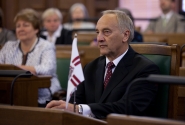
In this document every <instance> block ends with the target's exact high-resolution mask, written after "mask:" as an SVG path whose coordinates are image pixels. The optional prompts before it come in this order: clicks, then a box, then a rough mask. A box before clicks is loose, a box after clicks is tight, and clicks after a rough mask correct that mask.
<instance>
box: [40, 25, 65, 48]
mask: <svg viewBox="0 0 185 125" xmlns="http://www.w3.org/2000/svg"><path fill="white" fill-rule="evenodd" d="M61 31H62V25H60V26H59V27H58V29H57V30H56V31H55V32H54V33H53V35H52V36H50V35H49V33H48V31H44V32H43V33H42V34H43V35H44V36H46V40H47V41H49V42H51V43H53V44H54V45H55V43H56V39H57V38H58V37H60V34H61Z"/></svg>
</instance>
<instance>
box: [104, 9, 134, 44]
mask: <svg viewBox="0 0 185 125" xmlns="http://www.w3.org/2000/svg"><path fill="white" fill-rule="evenodd" d="M102 13H103V15H105V14H115V15H116V17H117V21H118V25H119V27H120V31H121V32H124V31H125V30H129V31H130V36H129V39H128V42H131V41H132V39H133V38H134V24H133V22H132V20H131V19H130V17H129V16H128V15H127V14H126V13H125V12H122V11H119V10H106V11H103V12H102Z"/></svg>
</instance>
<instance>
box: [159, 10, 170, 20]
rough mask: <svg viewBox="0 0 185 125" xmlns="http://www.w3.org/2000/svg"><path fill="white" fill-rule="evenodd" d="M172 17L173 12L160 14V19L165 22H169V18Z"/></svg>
mask: <svg viewBox="0 0 185 125" xmlns="http://www.w3.org/2000/svg"><path fill="white" fill-rule="evenodd" d="M172 15H173V11H170V12H168V13H167V14H164V13H163V14H162V15H161V17H162V18H166V19H167V20H169V19H170V18H171V16H172Z"/></svg>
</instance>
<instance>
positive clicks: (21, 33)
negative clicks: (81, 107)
mask: <svg viewBox="0 0 185 125" xmlns="http://www.w3.org/2000/svg"><path fill="white" fill-rule="evenodd" d="M14 22H15V27H16V28H15V30H16V35H17V38H18V40H17V41H8V42H7V43H6V44H5V45H4V46H3V48H2V49H1V51H0V64H12V65H16V66H18V67H20V68H21V69H23V70H27V71H30V72H31V73H32V74H35V75H50V76H51V77H52V78H51V86H50V88H49V89H48V88H41V89H39V90H38V106H39V107H45V105H46V101H50V100H51V94H53V93H54V92H56V91H58V90H60V89H61V87H60V83H59V81H58V78H57V75H56V53H55V46H54V45H53V44H52V43H50V42H48V41H46V40H44V39H42V38H40V37H39V32H40V18H39V16H38V14H37V12H36V11H35V10H33V9H23V10H21V11H20V12H19V13H18V14H17V15H16V16H15V18H14Z"/></svg>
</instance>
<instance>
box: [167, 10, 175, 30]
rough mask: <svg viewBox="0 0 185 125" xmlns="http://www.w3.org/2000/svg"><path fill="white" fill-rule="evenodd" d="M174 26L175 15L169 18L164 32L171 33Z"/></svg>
mask: <svg viewBox="0 0 185 125" xmlns="http://www.w3.org/2000/svg"><path fill="white" fill-rule="evenodd" d="M174 25H175V15H174V14H173V15H172V16H171V17H170V19H169V21H168V23H167V25H166V32H171V31H173V30H174V28H173V27H174Z"/></svg>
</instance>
